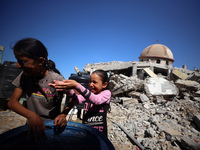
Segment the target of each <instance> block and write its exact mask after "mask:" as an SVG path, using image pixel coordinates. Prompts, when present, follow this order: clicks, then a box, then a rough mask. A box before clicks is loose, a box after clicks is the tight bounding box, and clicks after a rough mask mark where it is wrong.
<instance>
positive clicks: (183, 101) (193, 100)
mask: <svg viewBox="0 0 200 150" xmlns="http://www.w3.org/2000/svg"><path fill="white" fill-rule="evenodd" d="M102 69H103V68H102ZM143 70H144V72H145V73H146V76H144V77H145V78H138V75H135V76H126V75H124V74H116V73H114V72H111V71H110V81H109V86H110V89H111V91H112V99H111V111H110V113H108V138H109V139H110V141H111V142H112V143H113V145H114V147H115V148H116V149H119V150H120V149H126V150H129V149H130V150H132V149H137V150H138V149H154V150H161V149H163V150H173V149H176V150H179V149H195V150H197V149H200V144H199V142H200V73H199V72H198V71H190V70H187V69H181V68H176V67H174V68H171V69H170V72H169V74H168V75H167V76H164V75H162V74H155V73H154V72H153V71H152V70H151V69H150V68H148V69H143ZM107 71H109V70H107Z"/></svg>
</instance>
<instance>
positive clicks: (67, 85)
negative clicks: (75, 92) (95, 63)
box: [49, 80, 78, 91]
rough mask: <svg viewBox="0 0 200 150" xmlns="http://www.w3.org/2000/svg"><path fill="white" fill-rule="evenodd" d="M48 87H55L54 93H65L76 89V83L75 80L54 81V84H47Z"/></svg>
mask: <svg viewBox="0 0 200 150" xmlns="http://www.w3.org/2000/svg"><path fill="white" fill-rule="evenodd" d="M49 85H50V86H53V87H55V88H56V91H66V90H68V89H74V88H76V86H77V85H78V83H77V82H76V81H75V80H63V81H57V80H54V83H49Z"/></svg>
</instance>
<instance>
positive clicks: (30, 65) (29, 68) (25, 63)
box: [14, 51, 39, 76]
mask: <svg viewBox="0 0 200 150" xmlns="http://www.w3.org/2000/svg"><path fill="white" fill-rule="evenodd" d="M14 55H15V58H16V59H17V68H21V69H22V70H23V72H24V74H25V75H27V76H31V75H37V74H38V73H37V72H38V71H39V62H38V61H37V60H34V59H32V58H28V57H26V56H22V55H20V53H19V52H15V51H14Z"/></svg>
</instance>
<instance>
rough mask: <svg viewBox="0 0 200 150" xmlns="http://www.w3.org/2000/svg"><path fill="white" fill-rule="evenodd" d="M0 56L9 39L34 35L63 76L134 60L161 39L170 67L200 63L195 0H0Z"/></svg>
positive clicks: (199, 12)
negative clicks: (90, 66)
mask: <svg viewBox="0 0 200 150" xmlns="http://www.w3.org/2000/svg"><path fill="white" fill-rule="evenodd" d="M0 6H1V9H0V18H1V23H0V45H2V46H5V52H4V56H3V61H16V60H15V57H14V55H13V52H12V50H11V49H10V43H11V42H16V41H18V40H20V39H22V38H25V37H33V38H36V39H38V40H40V41H41V42H42V43H43V44H44V45H45V46H46V47H47V49H48V52H49V58H50V59H52V60H53V61H54V62H55V63H56V66H57V68H58V69H59V70H60V72H61V73H62V75H63V76H64V77H65V78H68V77H69V76H70V74H71V73H75V70H74V66H77V67H78V68H79V69H80V70H81V71H83V68H84V67H85V65H86V64H87V63H99V62H110V61H125V62H128V61H133V60H135V61H138V60H139V59H138V57H139V56H140V54H141V52H142V51H143V50H144V49H145V48H146V47H147V46H149V45H152V44H156V41H157V40H158V43H159V44H163V45H166V46H167V47H168V48H169V49H170V50H171V51H172V53H173V55H174V59H175V62H174V64H173V66H174V67H182V65H186V66H187V68H188V69H190V70H193V69H194V67H196V68H200V59H199V57H200V9H199V8H200V1H199V0H56V1H55V0H0Z"/></svg>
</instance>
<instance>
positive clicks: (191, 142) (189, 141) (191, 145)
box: [181, 136, 200, 150]
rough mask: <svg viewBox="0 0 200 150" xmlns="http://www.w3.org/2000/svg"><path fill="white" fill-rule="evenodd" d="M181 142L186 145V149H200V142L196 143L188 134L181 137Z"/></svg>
mask: <svg viewBox="0 0 200 150" xmlns="http://www.w3.org/2000/svg"><path fill="white" fill-rule="evenodd" d="M181 144H182V146H183V147H184V149H187V150H199V149H200V144H199V143H196V142H195V141H194V140H192V139H191V138H189V137H188V136H183V137H182V138H181Z"/></svg>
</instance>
